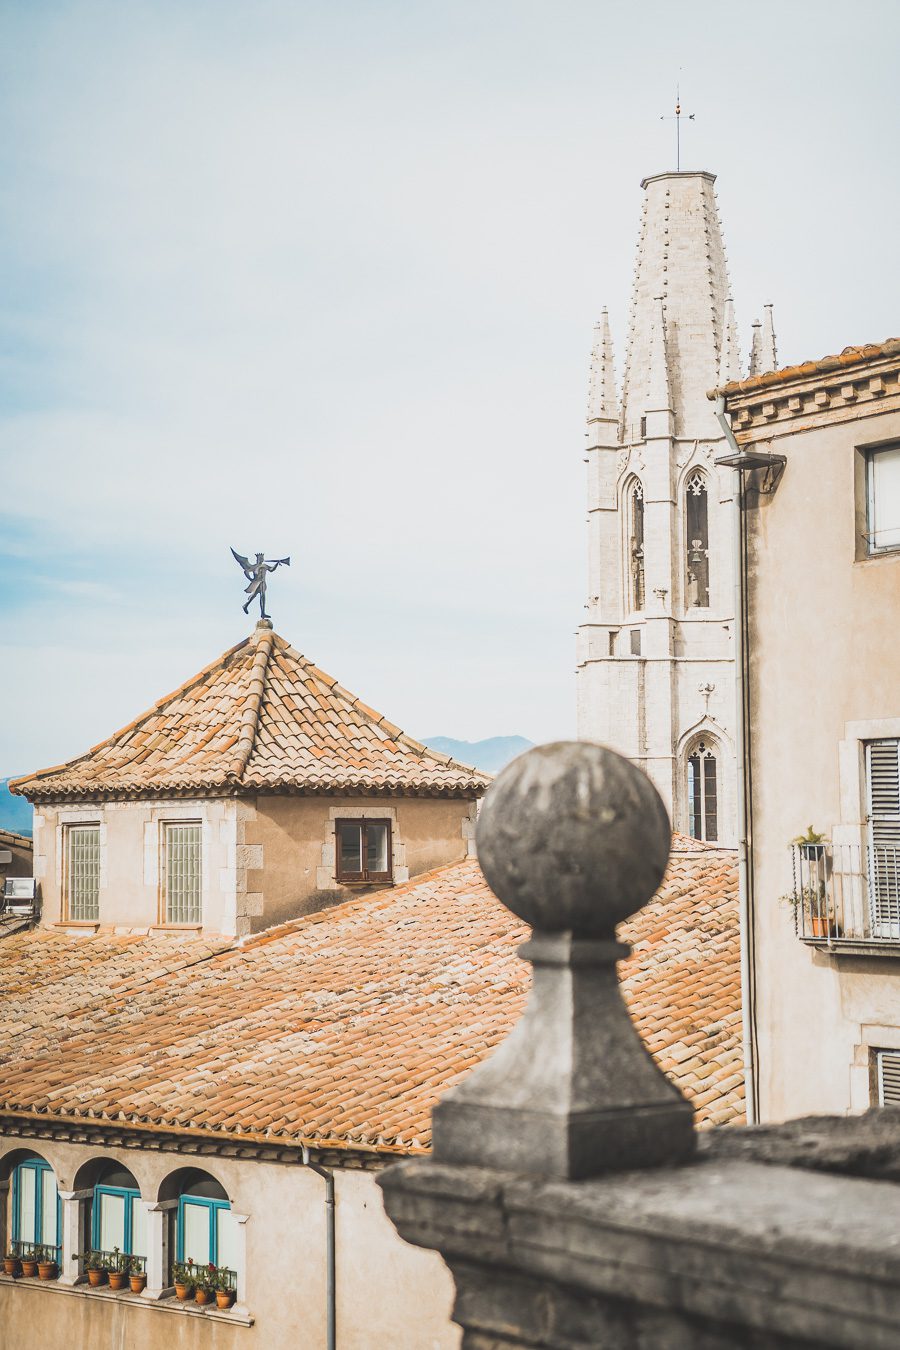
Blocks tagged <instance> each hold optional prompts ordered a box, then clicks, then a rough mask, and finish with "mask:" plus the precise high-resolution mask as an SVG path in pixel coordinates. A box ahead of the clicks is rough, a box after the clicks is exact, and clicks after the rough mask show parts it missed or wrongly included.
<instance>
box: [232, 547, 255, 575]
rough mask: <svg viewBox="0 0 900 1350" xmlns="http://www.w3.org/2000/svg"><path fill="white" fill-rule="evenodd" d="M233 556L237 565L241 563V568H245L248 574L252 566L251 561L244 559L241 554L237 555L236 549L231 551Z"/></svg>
mask: <svg viewBox="0 0 900 1350" xmlns="http://www.w3.org/2000/svg"><path fill="white" fill-rule="evenodd" d="M231 556H232V557H233V558H234V560H235V562H236V563H240V565H241V567H243V569H244V571H245V572H246V571H247V569H248V568H249V566H250V559H249V558H242V557H241V555H240V553H236V552H235V551H234V549H232V550H231Z"/></svg>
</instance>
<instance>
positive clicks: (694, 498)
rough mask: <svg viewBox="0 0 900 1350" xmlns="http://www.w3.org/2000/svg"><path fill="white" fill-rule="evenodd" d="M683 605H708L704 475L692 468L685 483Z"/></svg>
mask: <svg viewBox="0 0 900 1350" xmlns="http://www.w3.org/2000/svg"><path fill="white" fill-rule="evenodd" d="M684 515H685V524H686V528H687V568H686V572H687V575H686V578H685V597H686V606H685V607H686V608H687V609H692V608H699V609H708V608H709V502H708V497H707V491H706V476H705V475H704V474H702V473H701V472H700V470H699V469H695V470H694V472H693V473H692V474H691V475H690V477H689V478H688V480H687V483H686V484H685V492H684Z"/></svg>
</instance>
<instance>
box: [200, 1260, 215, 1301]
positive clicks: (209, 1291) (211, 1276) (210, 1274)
mask: <svg viewBox="0 0 900 1350" xmlns="http://www.w3.org/2000/svg"><path fill="white" fill-rule="evenodd" d="M217 1274H218V1272H217V1270H216V1268H215V1266H214V1265H213V1263H212V1261H210V1262H209V1264H208V1265H206V1266H198V1267H197V1283H196V1285H195V1287H194V1298H195V1300H196V1301H197V1303H200V1304H206V1303H212V1301H213V1299H214V1298H215V1293H216V1277H217Z"/></svg>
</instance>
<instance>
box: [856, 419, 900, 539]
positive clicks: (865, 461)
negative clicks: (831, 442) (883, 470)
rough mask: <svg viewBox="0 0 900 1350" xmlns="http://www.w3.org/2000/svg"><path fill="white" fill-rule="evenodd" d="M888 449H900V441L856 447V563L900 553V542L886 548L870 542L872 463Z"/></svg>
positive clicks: (874, 442) (878, 442)
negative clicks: (873, 545)
mask: <svg viewBox="0 0 900 1350" xmlns="http://www.w3.org/2000/svg"><path fill="white" fill-rule="evenodd" d="M888 450H900V441H898V440H897V438H896V437H891V438H890V439H888V440H883V441H871V442H867V443H864V444H862V445H857V446H856V447H855V455H854V466H853V487H854V493H853V495H854V515H855V530H854V533H855V537H856V550H855V561H856V562H876V561H877V560H878V559H879V558H894V559H896V558H897V557H898V556H900V541H898V542H897V543H896V544H890V545H886V546H885V547H883V548H873V547H872V546H871V544H870V530H869V526H870V510H871V501H872V487H871V463H872V459H873V458H874V456H876V455H878V454H882V453H884V452H885V451H888Z"/></svg>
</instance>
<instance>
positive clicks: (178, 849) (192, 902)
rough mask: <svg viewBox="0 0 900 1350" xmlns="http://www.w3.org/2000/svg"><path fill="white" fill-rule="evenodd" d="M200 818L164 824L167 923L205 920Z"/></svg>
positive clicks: (189, 922)
mask: <svg viewBox="0 0 900 1350" xmlns="http://www.w3.org/2000/svg"><path fill="white" fill-rule="evenodd" d="M200 828H201V827H200V823H199V821H179V822H178V823H177V824H167V825H165V826H164V827H163V849H164V852H165V878H166V897H165V916H166V923H187V924H195V923H200V922H202V912H201V895H202V870H201V854H200V848H201V833H200Z"/></svg>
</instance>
